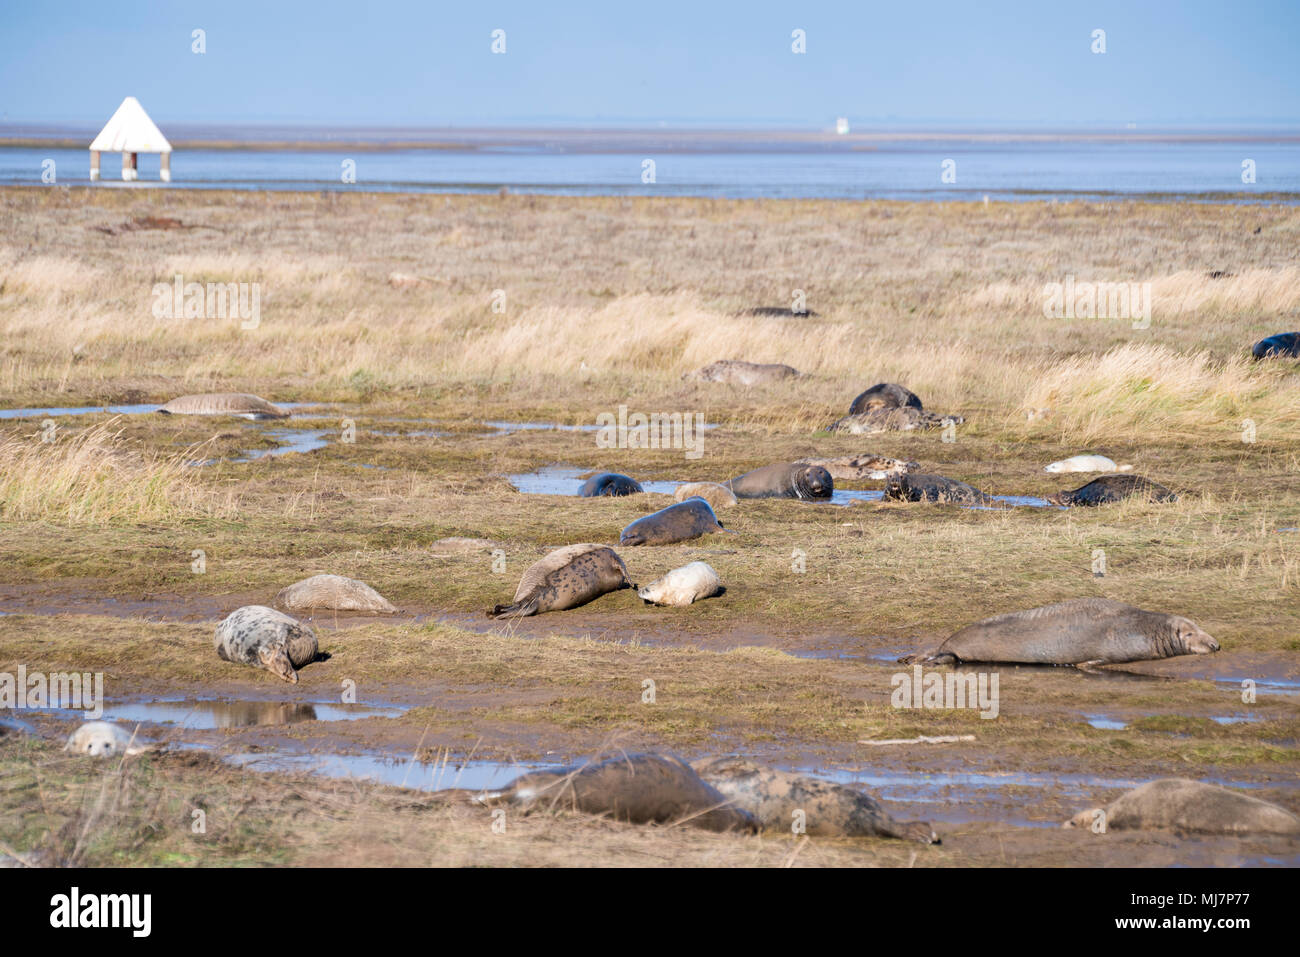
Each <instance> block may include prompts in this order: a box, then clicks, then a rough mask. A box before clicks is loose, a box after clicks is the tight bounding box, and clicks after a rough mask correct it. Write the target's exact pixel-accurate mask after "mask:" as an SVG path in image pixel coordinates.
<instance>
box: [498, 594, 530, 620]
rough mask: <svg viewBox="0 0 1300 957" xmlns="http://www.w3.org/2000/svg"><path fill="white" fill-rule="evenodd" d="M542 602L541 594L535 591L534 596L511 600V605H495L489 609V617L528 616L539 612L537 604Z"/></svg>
mask: <svg viewBox="0 0 1300 957" xmlns="http://www.w3.org/2000/svg"><path fill="white" fill-rule="evenodd" d="M540 602H541V596H540V595H537V594H536V593H534V594H533V595H532V597H530V598H526V599H524V600H523V601H516V602H511V603H510V604H509V605H493V606H492V607H491V609H489V610H488V613H487V616H488V617H489V618H527V617H528V616H530V615H535V614H537V606H538V604H539V603H540Z"/></svg>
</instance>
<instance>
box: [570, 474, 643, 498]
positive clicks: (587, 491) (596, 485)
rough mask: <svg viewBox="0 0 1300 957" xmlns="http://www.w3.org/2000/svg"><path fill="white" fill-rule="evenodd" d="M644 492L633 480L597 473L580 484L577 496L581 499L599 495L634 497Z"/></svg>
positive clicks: (616, 475)
mask: <svg viewBox="0 0 1300 957" xmlns="http://www.w3.org/2000/svg"><path fill="white" fill-rule="evenodd" d="M644 491H645V489H643V488H642V487H641V483H640V482H638V481H637V480H636V479H634V478H630V477H629V476H626V475H621V474H619V473H618V472H598V473H597V474H595V475H593V476H592V477H591V478H589V479H587V481H585V482H583V483H582V488H580V489H578V494H579V495H580V496H582V497H583V498H596V497H598V496H601V495H636V494H638V493H639V492H644Z"/></svg>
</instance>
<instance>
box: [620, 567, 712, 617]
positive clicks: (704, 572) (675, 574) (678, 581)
mask: <svg viewBox="0 0 1300 957" xmlns="http://www.w3.org/2000/svg"><path fill="white" fill-rule="evenodd" d="M725 590H726V589H724V588H723V587H722V579H721V578H719V577H718V573H717V572H716V571H714V570H713V566H712V565H710V564H709V563H708V562H691V563H690V564H689V565H683V566H682V567H681V568H674V569H673V570H672V571H670V572H669V573H668V574H667V575H665V576H664V577H663V578H660V579H657V580H656V581H652V582H651V583H650V584H649V585H646V586H645V587H644V588H642V589H640V590H639V591H638V592H637V594H638V595H640V596H641V600H642V601H644V602H645V603H646V604H647V605H679V606H680V605H689V604H691V603H692V602H697V601H699V600H700V599H703V598H712V597H713V596H714V595H721V594H722V593H723V592H724V591H725Z"/></svg>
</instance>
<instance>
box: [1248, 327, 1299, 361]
mask: <svg viewBox="0 0 1300 957" xmlns="http://www.w3.org/2000/svg"><path fill="white" fill-rule="evenodd" d="M1250 354H1251V355H1252V356H1254V357H1255V359H1256V360H1259V359H1275V358H1281V357H1286V358H1289V359H1295V358H1300V332H1279V333H1278V334H1277V335H1275V336H1269V337H1268V338H1267V339H1260V340H1259V342H1257V343H1255V345H1254V347H1253V348H1252V349H1251V350H1250Z"/></svg>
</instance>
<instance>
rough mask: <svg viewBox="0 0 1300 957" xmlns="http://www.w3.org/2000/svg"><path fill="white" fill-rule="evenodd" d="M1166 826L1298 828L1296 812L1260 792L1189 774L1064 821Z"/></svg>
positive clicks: (1232, 830) (1253, 830)
mask: <svg viewBox="0 0 1300 957" xmlns="http://www.w3.org/2000/svg"><path fill="white" fill-rule="evenodd" d="M1099 824H1100V825H1103V826H1104V829H1105V830H1107V831H1109V830H1130V829H1132V830H1138V829H1147V828H1171V829H1173V830H1176V831H1186V832H1195V833H1200V834H1300V818H1297V817H1296V816H1295V815H1294V814H1292V813H1291V812H1290V811H1288V810H1286V809H1284V808H1280V807H1278V806H1277V805H1276V804H1270V803H1268V802H1267V801H1261V800H1260V799H1259V798H1256V797H1251V796H1250V795H1249V794H1242V793H1241V792H1240V791H1230V790H1228V789H1227V788H1221V787H1219V786H1218V785H1215V784H1204V783H1202V782H1200V781H1192V780H1189V779H1188V778H1162V779H1160V780H1158V781H1149V782H1148V783H1146V784H1144V785H1142V786H1141V787H1138V788H1134V789H1133V790H1132V791H1127V792H1125V793H1124V794H1121V795H1120V796H1119V797H1118V798H1116V799H1115V800H1114V801H1112V802H1111V803H1110V804H1109V805H1108V806H1107V807H1105V808H1099V807H1098V808H1092V809H1091V810H1088V811H1080V812H1079V813H1078V814H1076V815H1075V816H1074V817H1073V818H1071V819H1070V820H1069V821H1066V822H1065V824H1064V825H1063V826H1064V827H1083V828H1090V829H1095V830H1099V831H1100V830H1101V828H1100V827H1098V825H1099Z"/></svg>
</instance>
